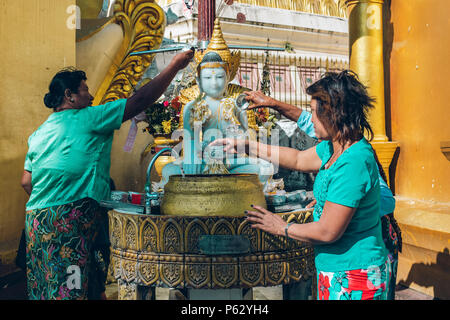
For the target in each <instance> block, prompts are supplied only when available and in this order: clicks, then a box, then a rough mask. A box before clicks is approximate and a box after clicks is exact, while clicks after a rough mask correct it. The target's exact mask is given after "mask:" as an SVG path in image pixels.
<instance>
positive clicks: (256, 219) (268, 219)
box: [247, 206, 287, 236]
mask: <svg viewBox="0 0 450 320" xmlns="http://www.w3.org/2000/svg"><path fill="white" fill-rule="evenodd" d="M253 209H255V210H257V211H247V220H248V221H250V222H252V228H258V229H261V230H263V231H265V232H268V233H271V234H274V235H277V236H284V228H285V227H286V225H287V222H286V221H284V220H283V218H281V217H280V216H278V215H276V214H273V213H272V212H270V211H268V210H266V209H264V208H262V207H260V206H253Z"/></svg>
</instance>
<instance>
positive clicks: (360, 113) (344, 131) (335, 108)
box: [306, 70, 375, 143]
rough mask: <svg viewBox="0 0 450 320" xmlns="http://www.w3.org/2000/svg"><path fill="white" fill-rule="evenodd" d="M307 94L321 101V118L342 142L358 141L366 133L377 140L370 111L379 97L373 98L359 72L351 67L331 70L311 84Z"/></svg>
mask: <svg viewBox="0 0 450 320" xmlns="http://www.w3.org/2000/svg"><path fill="white" fill-rule="evenodd" d="M306 93H307V94H309V95H311V98H312V99H314V100H316V101H317V108H316V113H317V117H318V118H319V120H320V122H322V123H323V124H324V126H325V128H326V129H327V130H328V131H329V133H330V134H331V135H333V136H334V137H336V138H337V139H338V141H339V142H341V143H345V142H347V141H351V142H353V141H358V140H360V139H362V138H363V136H364V133H365V132H367V133H368V139H369V141H370V140H372V139H373V131H372V128H371V127H370V124H369V122H368V120H367V113H368V111H369V109H371V108H373V103H374V102H375V99H373V98H371V97H369V95H368V93H367V87H365V86H364V85H363V84H362V83H361V82H360V81H359V79H358V76H357V75H356V73H354V72H352V71H349V70H345V71H342V72H340V73H335V72H327V73H325V74H324V75H323V77H322V78H321V79H320V80H318V81H316V82H315V83H313V84H312V85H310V86H309V87H308V88H307V89H306Z"/></svg>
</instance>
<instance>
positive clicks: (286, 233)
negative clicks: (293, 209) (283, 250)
mask: <svg viewBox="0 0 450 320" xmlns="http://www.w3.org/2000/svg"><path fill="white" fill-rule="evenodd" d="M292 224H294V223H293V222H289V223H288V224H287V225H286V227H284V234H285V235H286V238H289V235H288V229H289V227H290V226H291V225H292Z"/></svg>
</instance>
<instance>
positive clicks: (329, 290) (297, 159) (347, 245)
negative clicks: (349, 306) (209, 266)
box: [214, 71, 390, 299]
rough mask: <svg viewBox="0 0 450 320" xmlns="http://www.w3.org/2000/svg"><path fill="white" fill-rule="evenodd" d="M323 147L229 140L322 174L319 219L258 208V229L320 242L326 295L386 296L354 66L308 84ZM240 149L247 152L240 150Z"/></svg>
mask: <svg viewBox="0 0 450 320" xmlns="http://www.w3.org/2000/svg"><path fill="white" fill-rule="evenodd" d="M307 93H308V94H309V95H311V111H312V122H313V124H314V130H315V133H316V136H317V138H318V139H319V140H321V141H322V142H320V143H319V144H318V145H316V146H314V147H312V148H310V149H308V150H304V151H299V150H295V149H291V148H286V147H277V146H271V145H264V144H261V143H258V142H256V141H248V140H232V139H222V140H216V141H215V142H214V144H216V145H217V144H224V145H225V150H226V151H228V152H235V148H236V147H237V148H238V150H243V149H244V148H245V149H246V150H248V152H249V153H250V154H253V155H254V156H258V157H262V158H264V159H266V160H269V161H271V162H275V163H278V164H279V165H280V166H283V167H285V168H289V169H291V170H299V171H304V172H317V177H316V180H315V182H314V197H315V199H316V200H317V204H316V206H315V208H314V214H313V216H314V221H313V222H311V223H306V224H292V223H289V224H288V223H286V222H285V221H284V220H283V219H282V218H281V217H280V216H278V215H275V214H273V213H271V212H269V211H267V210H265V209H264V208H261V207H258V206H254V209H255V211H249V212H247V214H248V217H247V219H248V220H249V221H251V222H252V223H253V225H252V227H254V228H259V229H261V230H263V231H266V232H269V233H272V234H275V235H283V236H286V237H290V238H292V239H296V240H300V241H306V242H310V243H312V244H313V245H314V252H315V265H316V270H317V279H318V281H317V283H318V290H317V291H318V298H319V299H386V285H387V283H388V280H389V274H390V265H389V260H388V259H387V251H386V248H385V245H384V243H383V240H382V237H381V223H380V218H379V212H380V183H379V180H378V179H379V178H378V168H377V164H376V162H375V159H374V157H373V151H372V147H371V146H370V144H369V143H368V141H367V140H366V139H365V138H364V133H365V132H367V134H368V136H369V137H370V138H372V137H373V132H372V129H371V127H370V125H369V123H368V121H367V112H368V110H369V109H370V108H371V107H372V103H373V99H371V98H370V97H369V96H368V94H367V90H366V88H365V87H364V85H362V84H361V83H360V82H359V80H358V78H357V76H356V75H355V74H354V73H351V72H349V71H343V72H341V73H327V74H325V76H324V77H323V78H322V79H320V80H319V81H317V82H316V83H314V84H313V85H311V86H310V87H308V88H307ZM239 148H240V149H239Z"/></svg>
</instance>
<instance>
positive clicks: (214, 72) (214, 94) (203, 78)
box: [197, 51, 229, 99]
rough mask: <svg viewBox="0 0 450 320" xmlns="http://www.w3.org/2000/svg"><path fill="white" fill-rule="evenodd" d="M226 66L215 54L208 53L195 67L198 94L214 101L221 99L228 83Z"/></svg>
mask: <svg viewBox="0 0 450 320" xmlns="http://www.w3.org/2000/svg"><path fill="white" fill-rule="evenodd" d="M228 77H229V72H228V66H227V64H226V63H225V62H224V61H223V60H222V58H221V57H220V55H219V54H218V53H216V52H213V51H211V52H208V53H206V54H205V55H204V56H203V59H202V61H201V63H200V64H199V65H198V67H197V83H198V85H199V87H200V92H202V93H204V94H205V95H206V96H209V97H211V98H214V99H220V98H222V97H223V95H224V93H225V91H226V88H227V84H228V81H229V78H228Z"/></svg>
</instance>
